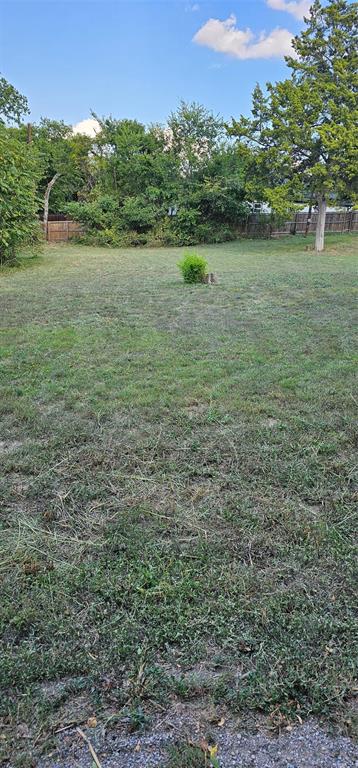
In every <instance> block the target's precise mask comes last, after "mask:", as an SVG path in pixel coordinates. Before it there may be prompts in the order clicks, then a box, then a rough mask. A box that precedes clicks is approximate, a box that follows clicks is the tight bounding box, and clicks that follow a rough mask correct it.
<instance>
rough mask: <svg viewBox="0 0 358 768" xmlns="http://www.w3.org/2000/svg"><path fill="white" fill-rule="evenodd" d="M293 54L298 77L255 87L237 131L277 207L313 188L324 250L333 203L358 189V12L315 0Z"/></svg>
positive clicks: (262, 189) (260, 185)
mask: <svg viewBox="0 0 358 768" xmlns="http://www.w3.org/2000/svg"><path fill="white" fill-rule="evenodd" d="M293 49H294V55H293V56H291V57H287V64H288V66H289V68H290V69H291V77H290V78H288V79H286V80H284V81H283V82H279V83H277V84H274V85H273V84H271V83H268V84H267V93H266V94H264V93H263V92H262V90H261V89H260V88H259V87H256V89H255V91H254V94H253V107H252V118H245V117H241V118H240V120H238V121H235V120H234V121H233V124H232V126H231V129H230V132H231V134H232V135H234V136H237V137H239V139H240V142H241V143H244V144H246V145H247V146H249V147H250V148H252V150H253V153H254V157H255V162H254V165H253V168H252V173H253V175H252V179H253V186H256V190H257V194H260V195H261V196H262V198H266V199H267V200H268V201H269V202H270V203H271V204H272V206H273V208H275V209H276V210H278V212H280V213H282V212H283V211H284V209H285V208H286V209H288V208H289V207H290V205H292V204H293V202H294V200H295V199H296V200H297V197H299V196H302V195H303V194H309V195H310V196H312V199H313V200H314V201H315V202H316V204H317V206H318V223H317V231H316V250H317V251H321V250H323V248H324V231H325V220H326V210H327V202H328V201H329V200H331V201H334V202H335V203H339V202H340V201H341V200H342V199H344V198H347V197H349V198H354V196H355V195H356V194H357V163H358V150H357V148H358V132H357V126H358V101H357V93H358V75H357V63H358V59H357V51H358V10H357V4H356V3H353V4H351V3H349V2H347V0H329V2H328V4H327V5H322V3H321V2H320V0H315V2H314V3H313V5H312V7H311V11H310V16H309V18H307V19H306V28H305V29H304V31H303V32H302V33H301V34H300V35H298V36H297V37H295V38H294V40H293Z"/></svg>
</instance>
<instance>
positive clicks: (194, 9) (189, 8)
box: [185, 3, 200, 13]
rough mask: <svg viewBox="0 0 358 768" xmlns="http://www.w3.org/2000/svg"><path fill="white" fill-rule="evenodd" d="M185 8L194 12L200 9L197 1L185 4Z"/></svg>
mask: <svg viewBox="0 0 358 768" xmlns="http://www.w3.org/2000/svg"><path fill="white" fill-rule="evenodd" d="M185 10H186V11H188V12H191V13H195V12H196V11H200V5H199V3H192V4H191V5H187V6H186V8H185Z"/></svg>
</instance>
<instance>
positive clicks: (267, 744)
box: [38, 718, 358, 768]
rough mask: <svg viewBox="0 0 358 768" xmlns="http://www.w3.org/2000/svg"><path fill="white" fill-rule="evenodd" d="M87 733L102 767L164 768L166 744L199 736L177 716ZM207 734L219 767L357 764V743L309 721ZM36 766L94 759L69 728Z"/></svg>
mask: <svg viewBox="0 0 358 768" xmlns="http://www.w3.org/2000/svg"><path fill="white" fill-rule="evenodd" d="M86 733H87V736H88V737H89V738H90V740H91V743H92V745H93V747H94V748H95V749H96V752H97V754H98V758H99V760H100V762H101V766H102V768H164V766H165V763H166V760H167V758H168V747H170V746H171V745H174V744H175V743H178V742H183V741H184V742H185V740H186V739H190V740H191V741H192V743H194V744H199V742H200V733H199V732H198V728H197V727H195V726H193V723H188V722H183V720H182V719H180V718H179V719H177V721H176V722H175V721H174V722H173V721H170V723H169V722H168V719H166V721H164V722H163V720H162V721H161V723H160V722H158V723H157V724H156V725H155V726H154V728H153V730H152V731H151V732H150V733H146V734H144V735H142V736H141V735H138V734H134V735H133V734H132V735H127V736H124V735H118V733H116V732H107V733H106V734H104V733H103V732H102V733H101V732H100V729H98V728H96V729H93V730H91V729H87V731H86ZM210 737H211V739H213V741H215V743H217V745H218V759H219V764H220V768H357V767H358V747H357V746H356V745H355V744H354V743H353V742H352V741H351V740H350V739H348V738H344V737H341V736H332V735H328V734H327V733H326V732H325V731H324V730H323V729H322V728H321V727H320V726H319V725H318V724H317V723H315V722H313V721H311V722H306V723H304V724H303V725H301V726H297V727H295V728H293V730H292V731H290V732H287V731H285V732H283V733H282V734H281V735H280V736H278V737H273V736H270V735H268V734H267V733H261V732H259V733H256V734H252V733H243V732H240V731H238V730H237V726H236V727H235V726H234V725H233V724H232V725H228V726H226V727H225V728H218V727H217V726H215V727H211V728H210ZM208 765H209V763H208ZM38 768H93V760H92V758H91V756H90V754H89V751H88V747H87V746H86V745H84V743H83V741H82V740H81V737H80V736H79V734H77V733H76V731H69V732H67V733H66V735H63V736H62V739H61V743H60V746H59V749H58V751H57V752H56V757H55V756H54V755H52V756H49V757H47V758H45V759H43V760H41V761H40V762H39V763H38ZM185 768H186V766H185ZM188 768H189V767H188Z"/></svg>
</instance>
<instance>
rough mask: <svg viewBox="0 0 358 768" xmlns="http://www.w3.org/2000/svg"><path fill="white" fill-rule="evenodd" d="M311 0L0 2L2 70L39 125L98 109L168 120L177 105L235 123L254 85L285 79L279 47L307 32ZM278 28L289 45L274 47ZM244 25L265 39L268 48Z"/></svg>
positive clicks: (247, 104)
mask: <svg viewBox="0 0 358 768" xmlns="http://www.w3.org/2000/svg"><path fill="white" fill-rule="evenodd" d="M305 2H306V4H307V0H211V1H207V2H206V1H202V2H200V0H198V2H197V3H196V2H194V0H192V1H190V0H159V1H157V0H141V1H139V0H114V1H111V0H87V1H86V0H80V1H79V2H77V1H76V0H64V1H63V2H58V1H57V0H47V2H33V0H23V2H18V0H7V1H6V2H3V1H2V0H0V71H1V72H2V73H3V75H4V76H5V77H6V78H7V79H8V80H10V82H12V83H13V84H14V85H16V87H17V88H18V89H19V90H20V91H21V92H22V93H24V94H25V95H26V96H27V97H28V99H29V102H30V106H31V119H32V120H34V121H36V120H38V119H39V118H40V117H41V116H46V117H50V118H55V119H64V120H65V121H66V122H68V123H76V122H78V121H80V120H83V119H85V118H87V117H88V116H89V113H90V110H91V109H93V110H95V111H96V112H97V113H98V114H100V115H106V114H110V113H111V114H112V115H113V116H115V117H117V118H122V117H132V118H137V119H139V120H141V121H143V122H145V123H148V122H164V120H165V118H166V117H167V115H168V114H169V112H170V111H171V110H173V109H175V107H176V106H177V104H178V101H179V99H181V98H184V99H185V100H188V101H192V100H195V101H199V102H201V103H203V104H205V106H207V107H209V108H210V109H213V110H214V111H215V112H219V113H220V114H222V115H223V116H224V117H225V118H229V117H230V116H232V115H233V116H238V115H239V114H240V113H247V112H248V110H249V107H250V95H251V92H252V89H253V87H254V85H255V83H256V82H257V81H259V82H261V83H265V81H266V80H277V79H280V78H282V77H283V76H284V75H285V71H287V68H286V65H285V62H284V59H283V54H280V50H281V49H282V50H283V49H284V47H285V45H286V46H287V40H286V38H287V32H290V33H293V34H296V33H297V32H298V31H299V30H300V29H301V28H302V21H301V20H300V10H302V7H303V6H304V5H305ZM269 6H272V7H269ZM284 7H286V11H285V10H280V8H284ZM210 19H211V20H213V21H212V22H209V20H210ZM213 22H214V23H213ZM223 22H225V24H223ZM277 27H278V28H280V29H284V30H286V32H285V33H284V34H283V38H284V39H283V38H282V33H281V32H280V33H278V38H277V39H276V37H277V36H276V33H274V37H273V40H271V37H270V36H271V33H272V31H273V30H275V29H276V28H277ZM247 28H250V30H251V31H252V33H253V35H259V34H260V33H262V32H265V36H264V40H263V42H262V41H261V42H260V38H256V37H253V36H250V34H248V33H247V32H246V33H244V32H243V31H244V30H246V29H247ZM285 35H286V37H285ZM195 36H197V37H196V42H195V41H193V38H194V37H195ZM267 36H268V37H269V42H268V45H269V46H271V48H272V52H273V53H275V55H274V56H273V57H272V58H271V57H270V54H268V53H267V43H266V42H265V40H266V38H267ZM285 40H286V42H285ZM257 43H258V45H257ZM255 46H256V48H255ZM215 49H216V50H215ZM227 50H228V51H229V53H226V52H225V51H227ZM276 54H277V55H276ZM251 56H254V57H256V58H251Z"/></svg>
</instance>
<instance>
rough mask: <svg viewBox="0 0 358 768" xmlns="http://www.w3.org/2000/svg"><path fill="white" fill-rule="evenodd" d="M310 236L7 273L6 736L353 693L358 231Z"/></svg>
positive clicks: (48, 260) (331, 712)
mask: <svg viewBox="0 0 358 768" xmlns="http://www.w3.org/2000/svg"><path fill="white" fill-rule="evenodd" d="M308 242H310V241H308ZM306 246H307V241H306V240H305V239H304V238H299V237H296V238H285V239H283V240H280V241H265V242H262V241H241V242H235V243H230V244H225V245H221V246H209V247H207V248H199V249H198V250H199V252H200V253H202V254H203V255H204V256H206V257H207V258H208V261H209V262H210V265H211V267H212V268H213V269H214V270H215V272H216V273H217V274H218V275H219V279H220V282H219V285H216V286H204V285H198V286H187V285H184V284H183V282H182V281H181V278H180V275H179V272H178V269H177V262H178V260H179V258H180V256H181V251H180V249H167V250H165V249H160V250H155V249H148V250H145V249H143V250H139V251H138V250H107V249H100V248H97V249H96V248H87V247H79V246H55V247H48V248H47V249H46V252H45V254H44V256H43V258H42V259H41V261H39V262H38V263H36V264H34V265H33V267H32V268H31V269H26V270H19V271H16V270H6V271H4V272H3V273H1V272H0V293H1V306H2V324H3V328H2V331H1V337H0V360H1V374H0V376H1V400H0V420H1V434H0V461H1V466H2V472H1V479H0V493H1V498H2V510H1V518H0V526H1V545H0V546H1V553H0V577H1V581H2V586H1V590H2V601H1V608H0V612H1V613H0V618H1V626H2V647H1V658H0V685H1V690H2V697H1V709H2V717H3V725H4V727H3V734H4V735H5V738H4V739H2V745H3V755H4V757H9V755H10V754H11V753H12V754H15V753H18V754H20V757H19V760H20V761H21V759H22V758H21V753H22V752H24V750H25V752H24V754H25V755H29V754H30V751H31V748H32V746H33V744H34V743H35V745H36V748H38V749H40V748H41V749H45V748H47V746H48V744H49V742H47V741H46V739H47V738H48V736H51V733H52V732H53V731H54V730H55V729H56V728H57V729H58V728H61V727H63V726H66V724H67V723H68V722H75V723H77V724H79V725H81V723H83V722H86V719H87V718H88V717H90V716H91V715H93V713H94V712H95V713H96V715H97V717H99V718H100V717H101V712H105V713H106V717H111V716H115V715H116V714H117V715H118V716H119V715H120V713H122V712H123V711H124V712H125V713H126V717H128V718H129V720H130V722H131V723H132V724H134V726H133V727H138V728H140V727H142V725H145V722H146V717H147V715H146V706H147V705H148V702H151V706H153V702H154V703H155V702H158V703H159V704H160V705H161V706H165V704H166V702H167V701H168V697H169V698H170V697H179V698H180V699H183V700H186V699H195V697H202V696H207V697H208V698H209V699H210V700H211V701H213V702H214V703H217V702H220V703H225V704H226V706H228V707H229V708H231V709H232V710H233V711H235V712H248V711H261V712H265V713H268V714H270V713H271V714H272V713H274V714H273V716H277V713H279V715H278V716H279V717H283V718H292V719H297V717H299V718H301V717H302V718H303V717H304V716H307V715H311V714H314V715H318V716H320V717H323V716H327V717H328V716H338V715H337V713H338V714H339V713H342V716H343V717H344V716H345V714H344V713H346V712H347V711H348V710H349V706H350V701H351V696H352V694H353V690H354V689H355V690H356V687H355V683H354V680H355V674H356V646H355V638H356V629H357V623H356V615H355V612H354V595H355V588H356V570H355V569H356V552H355V546H354V533H355V512H356V506H357V496H356V486H355V485H354V473H355V454H354V449H355V447H356V443H355V439H356V437H355V433H354V418H355V413H356V406H357V397H356V394H355V389H354V387H355V383H354V375H355V371H356V360H355V359H354V356H353V350H354V349H355V348H356V347H355V340H354V316H355V312H356V295H355V292H354V283H355V276H356V271H355V270H356V254H357V238H356V237H354V236H328V238H327V250H326V252H325V253H324V254H321V255H316V254H315V253H314V252H313V251H311V250H307V249H306ZM198 668H200V670H201V672H200V675H197V674H196V673H195V670H197V669H198ZM118 713H119V714H118ZM128 713H129V714H128ZM275 713H276V714H275ZM24 724H26V728H27V730H25V731H24ZM24 732H25V733H26V735H27V736H28V737H29V738H23V737H21V733H24ZM23 759H24V760H25V763H24V764H26V765H30V762H29V758H28V757H25V758H23ZM26 760H28V762H26ZM19 764H20V763H19Z"/></svg>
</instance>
